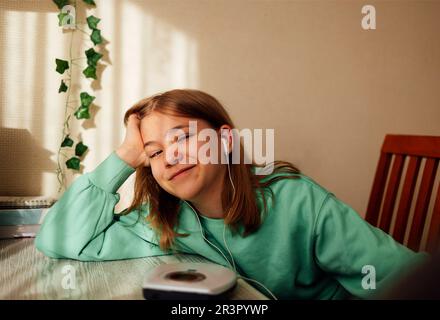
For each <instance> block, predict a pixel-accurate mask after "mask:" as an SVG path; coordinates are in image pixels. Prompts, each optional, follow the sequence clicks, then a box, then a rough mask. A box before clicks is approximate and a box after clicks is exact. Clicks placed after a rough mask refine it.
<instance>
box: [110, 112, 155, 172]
mask: <svg viewBox="0 0 440 320" xmlns="http://www.w3.org/2000/svg"><path fill="white" fill-rule="evenodd" d="M140 123H141V120H140V119H139V118H138V115H137V114H135V113H133V114H131V115H130V116H129V117H128V121H127V128H126V132H125V139H124V141H123V142H122V144H121V145H120V146H119V147H118V149H116V154H117V155H118V156H119V157H120V158H121V159H122V160H124V161H125V162H126V163H127V164H128V165H130V166H131V167H132V168H135V169H136V168H137V167H139V166H147V165H148V164H149V161H148V156H147V153H146V152H145V150H144V142H143V140H142V136H141V131H140Z"/></svg>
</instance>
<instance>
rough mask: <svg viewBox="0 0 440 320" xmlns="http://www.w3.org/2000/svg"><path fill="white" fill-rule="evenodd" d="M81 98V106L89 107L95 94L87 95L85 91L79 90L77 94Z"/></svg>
mask: <svg viewBox="0 0 440 320" xmlns="http://www.w3.org/2000/svg"><path fill="white" fill-rule="evenodd" d="M79 97H80V99H81V107H87V108H88V107H89V106H90V104H91V103H92V102H93V100H95V96H91V95H89V94H88V93H87V92H81V94H80V95H79Z"/></svg>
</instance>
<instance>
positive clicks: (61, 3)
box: [53, 0, 69, 10]
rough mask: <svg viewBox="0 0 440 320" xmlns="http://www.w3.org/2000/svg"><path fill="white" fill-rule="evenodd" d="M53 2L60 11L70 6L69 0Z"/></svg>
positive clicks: (54, 0)
mask: <svg viewBox="0 0 440 320" xmlns="http://www.w3.org/2000/svg"><path fill="white" fill-rule="evenodd" d="M53 2H54V3H55V4H56V5H57V7H58V9H60V10H61V9H62V8H63V7H64V6H65V5H68V4H69V0H53Z"/></svg>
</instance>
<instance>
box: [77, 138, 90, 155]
mask: <svg viewBox="0 0 440 320" xmlns="http://www.w3.org/2000/svg"><path fill="white" fill-rule="evenodd" d="M88 148H89V147H88V146H86V145H85V144H83V143H82V141H81V142H78V143H77V144H76V147H75V155H76V156H78V157H81V156H82V155H83V154H84V152H86V150H87V149H88Z"/></svg>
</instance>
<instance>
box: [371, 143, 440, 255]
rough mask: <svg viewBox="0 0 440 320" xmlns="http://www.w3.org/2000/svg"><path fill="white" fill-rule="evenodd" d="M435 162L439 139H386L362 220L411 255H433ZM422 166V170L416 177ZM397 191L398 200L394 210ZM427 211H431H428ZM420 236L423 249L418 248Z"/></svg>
mask: <svg viewBox="0 0 440 320" xmlns="http://www.w3.org/2000/svg"><path fill="white" fill-rule="evenodd" d="M439 159H440V137H433V136H409V135H386V136H385V140H384V143H383V145H382V150H381V154H380V158H379V163H378V165H377V170H376V175H375V177H374V182H373V187H372V190H371V194H370V200H369V202H368V207H367V213H366V216H365V219H366V220H367V221H368V222H369V223H370V224H372V225H374V226H376V227H379V228H381V229H382V230H383V231H385V232H387V233H389V234H390V235H391V236H393V238H394V239H395V240H397V241H399V242H400V243H402V244H405V245H406V246H408V247H409V248H411V249H413V250H415V251H418V250H426V251H429V252H434V251H436V250H437V249H438V245H439V239H440V186H437V188H436V191H435V192H434V196H433V197H432V195H433V193H432V191H433V189H434V182H435V181H436V175H437V168H438V164H439ZM422 162H424V168H423V172H422V173H421V176H420V177H419V171H420V168H421V164H422ZM391 163H392V166H391ZM405 167H406V173H405V174H404V179H402V173H403V171H404V168H405ZM390 168H391V170H390ZM418 182H419V183H418ZM417 185H418V188H417V189H418V190H416V186H417ZM399 190H400V196H399V198H400V200H399V201H398V206H397V207H395V204H396V199H397V196H398V193H399ZM414 195H417V197H415V196H414ZM431 198H433V200H432V201H431ZM413 200H414V201H415V202H413ZM430 207H432V208H433V209H432V211H431V210H428V209H429V208H430ZM410 211H411V213H412V214H411V215H410ZM428 211H429V212H428ZM411 216H412V219H411V221H410V218H411ZM429 218H430V219H429ZM393 221H394V228H393V230H391V227H392V222H393ZM424 232H427V235H425V237H426V245H425V246H424V247H423V248H422V247H421V244H422V236H423V235H424ZM405 238H407V241H405Z"/></svg>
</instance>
